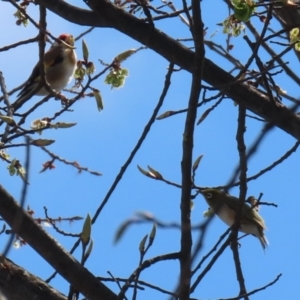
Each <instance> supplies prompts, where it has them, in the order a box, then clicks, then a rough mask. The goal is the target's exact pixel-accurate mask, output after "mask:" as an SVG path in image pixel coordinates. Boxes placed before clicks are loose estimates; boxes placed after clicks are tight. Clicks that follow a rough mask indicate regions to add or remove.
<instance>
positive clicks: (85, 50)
mask: <svg viewBox="0 0 300 300" xmlns="http://www.w3.org/2000/svg"><path fill="white" fill-rule="evenodd" d="M82 53H83V59H84V61H85V62H86V63H87V62H88V60H89V49H88V46H87V44H86V42H85V40H84V39H83V40H82Z"/></svg>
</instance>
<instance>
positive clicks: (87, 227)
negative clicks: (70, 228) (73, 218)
mask: <svg viewBox="0 0 300 300" xmlns="http://www.w3.org/2000/svg"><path fill="white" fill-rule="evenodd" d="M91 232H92V219H91V216H90V214H87V216H86V219H85V221H84V224H83V227H82V232H81V234H80V239H81V242H82V244H83V245H85V246H86V245H87V244H88V243H89V241H90V238H91Z"/></svg>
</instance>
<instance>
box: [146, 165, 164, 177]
mask: <svg viewBox="0 0 300 300" xmlns="http://www.w3.org/2000/svg"><path fill="white" fill-rule="evenodd" d="M148 169H149V171H150V174H151V175H153V177H154V178H156V179H163V177H162V175H161V174H160V173H159V172H157V171H156V170H154V169H153V168H151V167H150V166H148Z"/></svg>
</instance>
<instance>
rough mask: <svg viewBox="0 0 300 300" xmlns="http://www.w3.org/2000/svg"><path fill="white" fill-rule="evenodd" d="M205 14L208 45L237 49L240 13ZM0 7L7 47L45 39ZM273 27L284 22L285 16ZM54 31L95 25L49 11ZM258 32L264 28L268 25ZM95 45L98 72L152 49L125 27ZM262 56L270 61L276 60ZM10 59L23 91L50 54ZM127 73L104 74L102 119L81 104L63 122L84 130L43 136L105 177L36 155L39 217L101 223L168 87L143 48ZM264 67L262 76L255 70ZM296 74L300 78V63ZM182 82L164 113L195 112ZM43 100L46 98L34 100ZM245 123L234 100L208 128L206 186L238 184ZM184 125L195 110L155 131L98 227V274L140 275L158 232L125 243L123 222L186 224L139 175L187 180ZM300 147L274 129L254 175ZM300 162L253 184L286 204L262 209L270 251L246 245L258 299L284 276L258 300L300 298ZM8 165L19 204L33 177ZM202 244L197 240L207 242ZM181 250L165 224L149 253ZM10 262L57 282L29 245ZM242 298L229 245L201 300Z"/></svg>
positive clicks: (9, 78) (151, 273)
mask: <svg viewBox="0 0 300 300" xmlns="http://www.w3.org/2000/svg"><path fill="white" fill-rule="evenodd" d="M77 2H78V3H79V1H77ZM74 3H76V2H75V1H74ZM81 5H82V4H81ZM174 5H175V6H176V7H178V8H180V5H181V2H179V1H177V2H176V1H175V2H174ZM202 10H203V11H202V12H203V18H204V22H205V26H206V27H208V31H207V39H210V36H211V35H212V34H213V33H215V32H216V31H217V30H218V32H217V33H216V35H215V36H214V37H213V38H212V40H213V41H215V42H216V43H220V44H221V45H223V46H224V47H225V39H226V36H225V35H223V34H222V28H221V27H219V26H217V25H216V24H217V23H220V22H222V20H224V19H225V18H226V17H227V13H228V12H227V10H226V9H224V6H223V2H222V1H216V5H215V6H214V7H213V8H211V2H210V1H203V8H202ZM0 11H1V12H2V16H4V17H2V18H1V19H0V27H1V28H4V26H5V28H8V29H9V30H6V31H4V32H3V31H2V32H1V34H0V36H1V43H0V47H3V46H5V45H9V44H11V43H14V42H17V41H19V40H24V39H26V38H29V37H33V36H36V34H37V31H36V29H35V28H34V26H33V25H31V24H30V25H28V27H26V28H24V27H22V26H19V27H18V26H16V25H15V18H14V17H13V13H14V11H15V9H14V8H13V7H12V6H10V4H9V3H7V2H0ZM30 13H32V15H33V16H34V17H35V19H36V20H38V15H37V8H36V7H34V6H31V8H30ZM272 22H273V24H274V25H275V24H276V22H275V20H272ZM47 23H48V30H49V31H50V32H51V33H52V34H53V35H55V36H58V35H59V34H61V33H63V32H70V33H72V34H73V35H74V36H77V35H79V34H80V33H81V32H82V31H84V30H85V29H87V28H82V27H79V26H76V25H73V24H71V23H68V22H66V21H64V20H61V19H60V18H58V17H57V16H55V15H53V14H51V13H50V12H48V20H47ZM255 24H257V26H259V27H261V24H260V23H259V22H256V23H255ZM157 26H158V27H159V28H160V29H162V30H164V31H165V32H166V33H168V34H170V35H171V36H172V37H174V38H184V37H190V33H189V30H188V28H187V27H186V26H185V25H184V24H183V23H182V22H180V21H179V20H176V19H172V20H171V21H164V22H161V23H159V24H158V25H157ZM247 33H248V32H247ZM249 35H250V33H249ZM250 37H251V35H250ZM85 40H86V42H87V44H88V46H89V50H90V59H91V60H92V61H93V62H94V64H95V66H96V72H99V71H101V70H102V69H103V66H101V65H100V64H99V63H98V59H101V60H104V61H106V62H108V63H110V62H111V61H112V59H113V58H114V57H115V56H116V55H118V54H119V53H121V52H123V51H125V50H128V49H131V48H138V47H140V46H141V45H140V44H139V43H138V42H136V41H134V40H132V39H130V38H128V37H127V36H124V35H122V34H121V33H119V32H117V31H115V30H112V29H103V28H99V29H95V30H94V31H93V32H92V33H91V34H89V35H88V36H86V37H85ZM233 43H234V45H235V47H234V49H233V50H232V52H231V54H232V55H233V56H235V57H237V58H238V59H239V60H240V61H241V63H246V61H247V58H248V57H249V53H250V52H249V51H248V48H247V45H246V43H245V42H244V41H243V39H242V37H238V38H236V39H234V40H233ZM272 46H273V44H272ZM274 47H275V46H274ZM277 49H278V47H277ZM261 53H262V57H263V58H264V57H265V56H264V52H263V51H262V52H261ZM77 54H78V57H79V58H82V51H81V42H80V41H79V42H77ZM0 56H1V59H0V71H2V72H3V75H4V76H5V80H6V86H7V89H8V90H11V89H12V88H14V87H16V86H18V85H20V84H21V83H23V82H24V81H25V80H26V78H27V77H28V76H29V74H30V72H31V69H32V67H33V66H34V65H35V63H36V61H37V59H38V47H37V44H31V45H27V46H23V47H19V48H15V49H12V50H10V51H9V52H0ZM206 56H207V58H209V59H211V60H213V61H214V62H215V63H217V64H218V65H220V66H222V67H223V68H224V69H226V70H230V69H231V66H230V65H229V64H228V63H226V62H224V60H223V59H222V58H220V57H219V56H217V55H216V54H214V53H212V52H211V51H210V50H208V49H206ZM288 59H289V60H290V65H291V66H293V62H294V61H295V58H294V57H293V56H291V57H287V58H286V60H288ZM266 60H268V59H266ZM296 64H298V61H297V62H296ZM123 67H124V68H127V69H128V70H129V77H128V78H127V80H126V83H125V86H124V87H123V88H120V89H111V88H110V87H109V86H108V85H105V84H104V77H100V79H99V80H98V81H97V82H96V83H94V87H96V88H98V89H99V90H100V91H101V94H102V97H103V100H104V110H103V111H102V112H100V113H99V112H98V110H97V107H96V103H95V100H94V99H93V98H85V99H83V100H81V101H79V102H78V103H77V104H76V105H75V106H74V107H73V109H74V112H72V113H71V112H70V113H66V114H65V115H63V116H62V117H61V118H60V119H59V120H57V121H61V122H77V125H76V126H75V127H73V128H71V129H64V130H63V129H61V130H48V131H45V132H44V133H43V135H42V136H41V137H40V136H36V138H49V139H55V140H56V142H55V143H54V144H53V145H51V146H50V147H49V149H50V150H51V151H53V152H54V153H56V154H57V155H59V156H61V157H63V158H65V159H67V160H69V161H77V162H78V163H79V164H80V165H82V166H86V167H88V168H90V169H91V170H96V171H99V172H101V173H103V176H101V177H95V176H92V175H90V174H88V173H85V172H83V173H82V174H78V173H77V171H76V169H74V168H72V167H70V166H66V165H64V164H62V163H59V162H56V163H55V165H56V169H55V170H52V171H48V172H45V173H41V174H40V173H39V171H40V170H41V168H42V164H43V163H44V162H45V161H47V160H49V157H47V155H46V154H45V153H43V152H42V151H41V150H40V149H38V148H32V157H31V168H30V186H29V193H28V197H27V203H26V205H29V206H30V207H31V208H32V209H33V210H34V211H35V216H36V217H43V216H44V214H43V207H44V206H46V207H47V208H48V213H49V214H50V215H51V216H52V217H72V216H77V215H79V216H82V217H85V216H86V215H87V213H90V214H91V215H92V216H93V214H94V212H95V210H96V209H97V207H98V206H99V205H100V203H101V202H102V200H103V198H104V197H105V195H106V193H107V191H108V189H109V188H110V186H111V184H112V182H113V180H114V178H115V176H116V175H117V173H118V172H119V170H120V168H121V166H122V165H123V164H124V163H125V161H126V159H127V157H128V156H129V154H130V153H131V151H132V149H133V147H134V146H135V144H136V143H137V140H138V138H139V137H140V135H141V133H142V131H143V128H144V126H145V125H146V123H147V122H148V120H149V118H150V116H151V114H152V112H153V109H154V107H155V106H156V103H157V101H158V98H159V96H160V93H161V91H162V88H163V82H164V78H165V74H166V72H167V67H168V62H167V61H166V60H165V59H163V58H161V57H159V56H158V55H157V54H156V53H154V52H153V51H151V50H143V51H139V52H138V53H137V54H135V55H133V56H132V57H130V58H129V59H128V60H127V61H125V62H124V64H123ZM253 68H255V69H257V67H256V66H254V65H253ZM294 69H296V72H298V70H297V66H296V67H294ZM277 78H278V82H280V85H281V87H282V88H283V89H285V90H287V91H288V93H290V94H291V95H293V96H294V97H298V87H295V86H294V85H292V84H291V83H290V82H289V81H288V80H287V79H286V78H285V76H284V75H279V76H278V77H277ZM171 81H172V86H171V88H170V92H169V94H168V96H167V98H166V100H165V102H164V104H163V107H162V108H161V111H160V113H163V112H165V111H167V110H178V109H182V108H185V107H186V106H187V101H188V98H189V90H190V82H191V75H190V74H188V73H187V72H185V71H181V72H175V73H174V74H173V75H172V78H171ZM14 99H15V95H14V96H12V97H11V101H14ZM38 99H39V98H37V97H35V98H32V100H30V101H37V100H38ZM284 103H286V102H285V101H284ZM209 107H210V104H207V105H205V106H204V107H201V108H200V109H199V111H198V118H199V117H200V116H201V115H202V113H203V112H204V111H205V110H206V109H207V108H209ZM59 108H60V103H59V102H56V101H54V100H52V101H50V103H47V105H45V106H42V107H40V108H39V109H38V110H37V111H36V112H35V113H34V114H32V118H29V119H28V123H27V126H28V125H29V124H30V122H31V121H32V120H34V119H37V118H42V117H46V116H52V115H53V113H54V112H55V111H56V110H58V109H59ZM236 120H237V107H236V106H234V104H233V102H232V101H231V100H229V99H228V100H224V101H223V102H222V104H221V105H220V106H219V107H218V108H217V109H215V110H214V112H213V113H212V114H211V115H209V117H208V118H207V119H206V120H205V122H203V123H202V124H201V125H200V126H198V127H196V130H195V146H194V159H196V158H197V157H198V156H199V155H201V154H203V155H204V157H203V159H202V161H201V164H200V166H199V169H198V172H197V176H196V183H197V185H199V186H218V185H224V184H226V183H227V181H228V180H229V178H230V177H231V174H232V171H233V170H234V169H235V167H236V165H237V162H238V152H237V150H236V142H235V134H236ZM184 121H185V114H180V115H176V116H174V117H171V118H168V119H165V120H161V121H156V122H155V123H154V124H153V126H152V129H151V132H150V133H149V135H148V137H147V139H146V141H145V142H144V143H143V145H142V147H141V149H140V151H139V152H138V154H137V155H136V156H135V158H134V160H133V162H132V164H131V165H130V167H129V168H128V170H127V172H126V174H125V175H124V177H123V179H122V181H121V182H120V184H119V185H118V187H117V188H116V190H115V192H114V193H113V195H112V196H111V198H110V200H109V202H108V203H107V205H106V206H105V208H104V210H103V212H102V213H101V215H100V216H99V218H98V220H97V222H96V223H95V225H94V226H93V232H92V236H93V239H94V249H93V252H92V254H91V257H90V258H89V260H88V261H87V263H86V267H87V268H89V270H90V271H91V272H93V273H94V274H95V275H97V276H108V275H107V273H106V272H107V271H111V272H112V274H113V275H114V276H115V277H123V278H127V277H128V276H129V275H130V274H131V273H132V272H133V271H134V269H135V268H136V267H137V265H138V261H139V252H138V247H139V243H140V241H141V239H142V238H143V237H144V235H145V234H147V233H149V232H150V231H151V227H152V224H143V225H134V226H131V227H130V228H129V229H128V230H127V231H126V233H125V234H124V236H123V238H122V239H121V240H120V241H119V243H118V244H116V245H114V244H113V239H114V235H115V233H116V231H117V229H118V227H119V226H120V224H122V222H124V221H125V220H127V219H128V218H130V217H132V216H133V215H134V214H135V213H136V212H138V211H145V212H150V213H152V214H153V215H154V216H155V217H156V218H158V219H160V220H162V221H164V222H167V223H168V222H178V223H179V221H180V208H179V203H180V190H179V189H177V188H175V187H171V186H168V185H166V184H164V183H162V182H158V181H155V180H151V179H149V178H147V177H145V176H143V175H142V174H141V173H140V172H139V171H138V169H137V165H140V166H141V167H143V168H145V169H146V167H147V165H150V166H151V167H153V168H154V169H156V170H158V171H159V172H160V173H161V174H162V175H163V176H164V177H165V178H167V179H168V180H170V181H174V182H176V183H180V180H181V178H180V162H181V155H182V150H181V142H182V133H183V128H184ZM261 129H262V125H261V124H260V123H258V122H256V121H253V120H252V119H247V132H246V141H247V145H251V144H252V142H253V141H254V140H255V138H256V136H257V135H259V134H260V132H261ZM294 143H295V140H294V138H292V137H290V136H288V135H287V134H285V133H284V132H282V131H281V130H279V129H277V128H276V129H274V130H273V131H272V132H271V133H270V134H269V135H268V136H267V137H266V138H265V139H264V141H263V143H262V144H261V146H260V147H259V149H258V151H257V153H256V155H255V156H254V157H253V158H252V159H251V160H250V161H249V167H248V175H250V176H251V175H253V174H256V173H257V172H258V171H260V170H261V169H263V168H265V167H267V166H268V165H269V164H271V163H272V162H273V161H274V160H276V159H278V158H279V157H281V156H282V155H283V154H284V153H285V151H287V150H288V149H289V148H291V147H292V146H293V145H294ZM9 154H10V155H11V157H12V158H18V159H20V160H21V161H23V160H24V151H23V150H22V149H19V148H16V149H13V148H11V149H10V150H9ZM299 165H300V163H299V154H298V153H295V154H293V155H292V156H291V157H290V158H289V159H288V160H287V161H285V162H284V163H283V164H281V165H280V166H279V167H277V168H276V169H275V170H273V171H272V172H269V173H267V174H265V175H264V176H263V177H261V178H259V179H258V180H255V181H252V182H250V183H249V186H248V195H255V196H258V195H259V193H261V192H262V193H263V194H264V196H263V200H264V201H269V202H273V203H276V204H278V208H274V207H271V206H263V207H262V208H261V215H262V216H263V217H264V218H265V220H266V224H267V227H268V230H267V232H266V235H267V237H268V240H269V242H270V246H269V248H268V249H267V250H266V251H265V253H264V251H263V250H262V249H261V246H260V244H259V242H258V240H257V239H255V238H253V237H246V238H244V239H243V240H242V241H241V249H240V256H241V261H242V268H243V271H244V277H245V279H246V287H247V288H248V291H251V290H252V289H256V288H259V287H261V286H263V285H265V284H267V283H269V282H270V281H272V280H274V279H275V278H276V276H277V275H278V274H279V273H282V274H283V276H282V277H281V278H280V280H279V282H278V283H277V284H276V285H274V286H272V287H269V288H268V289H267V290H265V291H262V292H260V293H259V294H256V295H254V296H252V297H251V299H254V300H260V299H296V298H297V296H298V295H299V286H298V285H297V284H295V279H296V278H298V277H299V275H300V274H299V272H300V271H299V270H300V262H299V259H298V253H299V246H300V245H299V242H298V227H299V224H298V219H299V214H298V211H299V209H300V207H299V204H298V203H299V201H298V199H299V190H298V188H297V187H298V184H299V178H298V177H299ZM0 166H1V169H0V170H1V171H0V172H1V173H0V174H1V184H2V185H3V186H4V187H5V188H6V189H7V190H8V191H9V192H10V193H11V194H12V195H13V196H14V197H15V198H16V199H19V197H20V191H21V187H22V182H21V180H20V179H19V178H18V177H10V176H9V175H8V171H7V169H6V167H7V165H6V163H5V162H3V161H1V162H0ZM238 192H239V191H238V189H232V190H231V194H233V195H236V196H237V195H238ZM206 209H207V205H206V203H205V201H204V199H203V198H202V197H201V196H199V197H198V198H197V199H196V200H195V207H194V209H193V211H192V222H193V224H199V223H201V222H202V221H203V216H202V215H203V211H205V210H206ZM59 227H60V228H61V229H62V230H65V231H67V232H75V233H77V232H79V231H80V230H81V227H82V223H81V222H76V223H75V222H74V223H72V224H69V223H67V222H62V223H61V224H59ZM226 229H227V227H226V225H225V224H223V223H222V222H221V221H220V220H219V219H217V218H215V219H214V220H213V221H212V222H211V225H210V226H209V228H208V234H207V235H206V239H205V243H204V247H203V249H202V250H201V252H200V253H199V255H198V257H197V261H198V260H199V259H201V258H202V256H203V255H205V254H206V253H207V252H208V251H209V250H210V249H211V248H212V246H213V245H214V244H215V243H216V241H217V240H218V238H219V236H220V235H221V234H222V233H223V232H225V230H226ZM46 230H47V231H49V233H50V234H53V236H54V237H55V238H56V239H57V240H58V241H59V243H60V244H62V245H63V246H64V247H65V248H66V249H70V248H71V247H72V245H73V243H74V240H72V239H71V238H66V237H62V236H59V235H57V234H56V233H55V232H54V230H53V229H51V228H50V229H46ZM194 238H195V240H196V239H197V234H195V235H194ZM5 243H6V237H4V236H2V237H1V244H2V245H5ZM1 244H0V245H1ZM179 247H180V233H179V231H178V230H176V229H161V228H158V230H157V234H156V238H155V241H154V244H153V246H152V247H151V249H150V251H149V252H148V254H147V255H146V259H147V258H151V257H155V256H157V255H161V254H165V253H169V252H175V251H178V250H179ZM80 256H81V252H80V249H77V251H76V253H75V257H76V258H78V259H79V258H80ZM9 257H10V258H11V259H12V260H13V261H14V262H15V263H17V264H19V265H21V266H23V267H24V268H26V269H28V271H30V272H32V273H34V274H36V275H38V276H39V277H41V278H43V279H44V278H47V277H48V276H50V274H52V271H53V270H52V268H51V267H50V266H49V265H48V264H47V263H46V262H44V261H43V260H42V259H41V258H40V257H38V256H37V255H36V253H35V252H34V251H33V250H32V249H31V248H30V247H29V246H25V247H22V248H21V249H18V250H15V249H13V250H12V251H11V252H10V255H9ZM178 269H179V264H178V262H174V261H171V262H170V261H169V262H162V263H160V264H158V265H155V266H153V267H152V268H150V269H147V270H145V271H144V272H143V273H142V275H141V279H142V280H145V281H148V282H150V283H152V284H156V285H159V286H161V287H162V288H165V289H167V290H170V291H172V290H173V289H174V287H176V283H177V279H178V274H179V273H178ZM51 284H52V285H53V286H54V287H55V288H57V289H59V290H60V291H61V292H63V293H65V294H66V293H67V291H68V285H67V284H66V282H65V281H64V280H62V279H61V278H60V277H59V276H57V278H55V279H54V280H53V281H52V282H51ZM109 287H110V288H112V289H113V290H114V291H115V292H117V291H118V288H117V287H116V285H114V284H110V285H109ZM237 294H238V283H237V280H236V275H235V269H234V262H233V259H232V252H231V250H230V249H227V250H226V251H225V252H224V254H223V255H222V257H221V258H220V259H219V260H218V261H217V263H216V264H215V265H214V267H213V269H212V270H211V271H210V272H209V273H208V275H207V276H206V277H205V278H204V280H203V281H202V282H201V284H200V285H199V287H198V289H197V291H196V292H195V293H194V294H193V295H192V296H193V297H194V298H198V299H218V298H221V297H222V298H228V297H234V296H236V295H237ZM139 298H141V299H153V298H155V299H166V295H163V294H160V293H158V292H155V291H151V290H147V291H146V292H140V294H139Z"/></svg>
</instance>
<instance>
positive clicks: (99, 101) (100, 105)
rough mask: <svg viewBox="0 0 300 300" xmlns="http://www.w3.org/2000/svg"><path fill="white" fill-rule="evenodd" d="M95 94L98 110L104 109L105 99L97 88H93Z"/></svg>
mask: <svg viewBox="0 0 300 300" xmlns="http://www.w3.org/2000/svg"><path fill="white" fill-rule="evenodd" d="M93 94H94V97H95V99H96V103H97V108H98V110H99V111H101V110H103V108H104V106H103V101H102V97H101V94H100V91H98V90H97V89H93Z"/></svg>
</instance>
